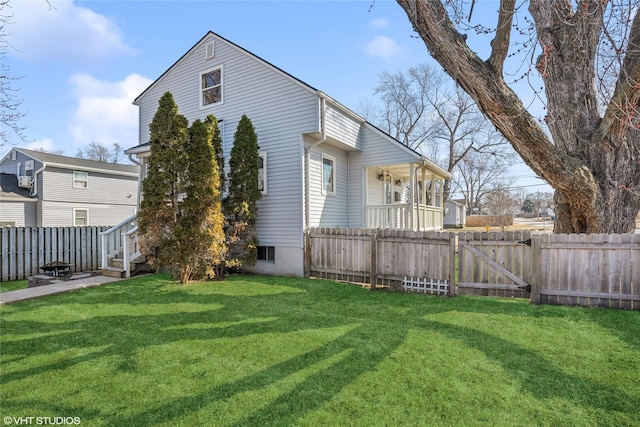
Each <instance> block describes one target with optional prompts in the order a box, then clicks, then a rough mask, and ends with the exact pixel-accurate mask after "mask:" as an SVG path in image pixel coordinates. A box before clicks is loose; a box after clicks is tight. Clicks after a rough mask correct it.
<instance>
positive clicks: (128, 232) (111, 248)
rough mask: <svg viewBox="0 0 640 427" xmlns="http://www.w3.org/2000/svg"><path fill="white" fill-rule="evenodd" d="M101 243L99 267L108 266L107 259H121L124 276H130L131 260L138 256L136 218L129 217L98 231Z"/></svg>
mask: <svg viewBox="0 0 640 427" xmlns="http://www.w3.org/2000/svg"><path fill="white" fill-rule="evenodd" d="M100 239H101V245H102V259H101V263H100V264H101V268H106V267H108V266H109V260H111V259H120V258H121V259H122V261H123V269H124V271H125V274H126V277H130V276H131V261H133V260H134V259H136V258H137V257H139V256H140V245H139V244H138V220H137V218H136V216H135V215H134V216H132V217H129V218H127V219H125V220H124V221H122V222H121V223H119V224H117V225H114V226H113V227H111V228H110V229H108V230H107V231H103V232H102V233H100Z"/></svg>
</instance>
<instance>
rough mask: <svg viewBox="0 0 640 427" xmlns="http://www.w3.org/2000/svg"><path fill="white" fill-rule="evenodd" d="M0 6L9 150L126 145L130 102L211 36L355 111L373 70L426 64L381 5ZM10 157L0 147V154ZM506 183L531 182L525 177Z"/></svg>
mask: <svg viewBox="0 0 640 427" xmlns="http://www.w3.org/2000/svg"><path fill="white" fill-rule="evenodd" d="M9 5H10V8H6V7H5V9H6V10H3V11H2V13H3V14H12V15H13V17H12V23H11V24H10V25H9V26H8V27H7V33H8V34H9V36H8V41H9V43H10V49H9V52H8V54H7V57H6V58H5V61H6V64H7V65H8V66H9V68H10V72H11V74H12V75H14V76H18V77H21V78H20V80H18V81H16V82H15V84H14V87H15V88H21V90H20V92H19V96H20V97H21V98H22V99H23V104H22V110H23V111H24V112H26V113H27V116H26V117H25V118H24V120H23V124H24V125H27V126H29V127H28V129H27V131H26V136H27V139H28V141H29V142H26V143H25V142H22V141H20V140H19V139H18V138H14V139H12V140H10V142H12V143H14V144H17V145H18V146H20V147H24V148H38V147H41V148H45V149H48V150H63V152H64V154H66V155H70V156H74V155H75V154H76V152H77V151H78V149H79V148H81V147H83V146H84V145H86V144H88V143H90V142H98V143H101V144H103V145H111V144H112V143H114V142H117V143H119V144H120V145H122V146H123V147H125V148H129V147H132V146H135V145H137V127H138V114H137V113H138V112H137V107H135V106H133V105H132V104H131V102H132V101H133V99H134V98H135V97H136V96H137V95H139V94H140V93H141V92H142V91H143V90H144V89H145V88H146V87H147V86H148V85H149V84H150V83H151V82H153V81H154V80H155V79H156V78H157V77H159V76H160V75H161V74H162V73H163V72H164V71H165V70H166V69H167V68H169V67H170V66H171V65H172V64H173V63H174V62H175V61H176V60H177V59H178V58H179V57H180V56H182V54H184V53H185V52H186V51H187V50H188V49H190V48H191V47H192V46H193V45H194V44H195V43H196V42H197V41H198V40H200V38H201V37H202V36H204V35H205V34H206V32H207V31H210V30H211V31H214V32H216V33H218V34H220V35H221V36H223V37H225V38H227V39H229V40H230V41H232V42H234V43H236V44H238V45H240V46H242V47H244V48H245V49H247V50H249V51H250V52H252V53H254V54H256V55H258V56H260V57H262V58H263V59H265V60H266V61H269V62H271V63H272V64H274V65H276V66H277V67H280V68H282V69H283V70H285V71H287V72H288V73H290V74H292V75H294V76H296V77H297V78H299V79H301V80H303V81H304V82H306V83H308V84H310V85H311V86H313V87H315V88H317V89H320V90H322V91H324V92H326V93H327V94H329V95H330V96H332V97H333V98H335V99H336V100H338V101H340V102H341V103H343V104H344V105H346V106H347V107H349V108H351V109H354V110H357V109H358V107H359V104H360V102H361V101H363V100H366V99H369V100H373V99H374V98H375V97H374V94H373V88H374V87H375V86H376V84H377V81H378V75H379V74H380V73H381V72H383V71H390V72H395V71H399V70H402V71H405V70H406V69H407V68H409V67H410V66H413V65H417V64H419V63H422V62H431V63H432V60H431V58H430V57H429V55H428V52H427V50H426V48H425V46H424V44H423V42H422V41H421V40H419V39H417V38H415V37H412V36H413V32H412V28H411V25H410V24H409V21H408V19H407V16H406V14H405V13H404V11H403V10H402V9H401V8H400V6H399V5H398V4H397V3H396V2H395V1H392V0H352V1H326V0H325V1H303V0H297V1H291V0H290V1H264V0H263V1H241V0H240V1H238V0H236V1H213V0H209V1H151V0H139V1H135V0H134V1H113V0H110V1H68V0H65V1H61V0H50V2H49V3H47V1H45V0H11V1H10V3H9ZM482 6H483V7H482V8H481V9H480V10H481V12H482V11H483V10H486V11H490V12H493V11H494V10H495V8H496V7H497V3H496V2H493V1H483V2H482ZM487 17H491V18H492V19H495V14H494V13H489V14H487ZM487 24H490V23H487ZM9 149H10V146H5V147H3V150H4V152H1V153H0V157H1V156H3V155H4V154H5V153H6V151H8V150H9ZM513 174H514V175H516V176H531V175H532V173H531V171H529V170H528V169H526V168H524V169H523V168H515V169H514V171H513ZM523 182H524V181H523ZM528 182H530V180H528V181H526V182H525V184H526V183H528ZM531 182H532V183H537V182H536V181H531ZM535 190H538V188H531V189H528V191H535ZM540 191H547V190H546V189H544V188H540Z"/></svg>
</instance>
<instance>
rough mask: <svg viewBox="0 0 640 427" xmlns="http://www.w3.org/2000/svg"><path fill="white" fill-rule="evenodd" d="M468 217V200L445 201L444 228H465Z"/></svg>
mask: <svg viewBox="0 0 640 427" xmlns="http://www.w3.org/2000/svg"><path fill="white" fill-rule="evenodd" d="M466 217H467V201H466V200H465V199H461V200H453V199H450V200H447V201H446V202H445V203H444V228H464V224H465V220H466Z"/></svg>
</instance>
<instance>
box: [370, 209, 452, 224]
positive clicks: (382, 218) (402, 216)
mask: <svg viewBox="0 0 640 427" xmlns="http://www.w3.org/2000/svg"><path fill="white" fill-rule="evenodd" d="M442 214H443V212H442V208H439V207H436V206H427V205H419V206H418V208H417V209H416V211H415V212H414V215H413V221H412V215H411V206H410V205H409V204H408V203H402V204H400V203H398V204H393V205H373V206H367V227H368V228H392V229H400V230H439V229H442V227H443V216H442Z"/></svg>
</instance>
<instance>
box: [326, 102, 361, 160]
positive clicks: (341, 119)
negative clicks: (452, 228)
mask: <svg viewBox="0 0 640 427" xmlns="http://www.w3.org/2000/svg"><path fill="white" fill-rule="evenodd" d="M325 120H326V124H325V132H326V135H327V137H329V138H332V139H335V140H336V141H339V142H341V143H343V144H345V145H346V146H348V147H351V148H353V149H356V150H362V129H363V127H362V126H361V122H358V121H356V120H355V119H354V118H352V117H351V116H349V115H347V114H346V113H345V112H343V111H342V110H341V109H338V108H337V107H335V106H334V105H332V104H331V103H328V102H327V103H326V107H325Z"/></svg>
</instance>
